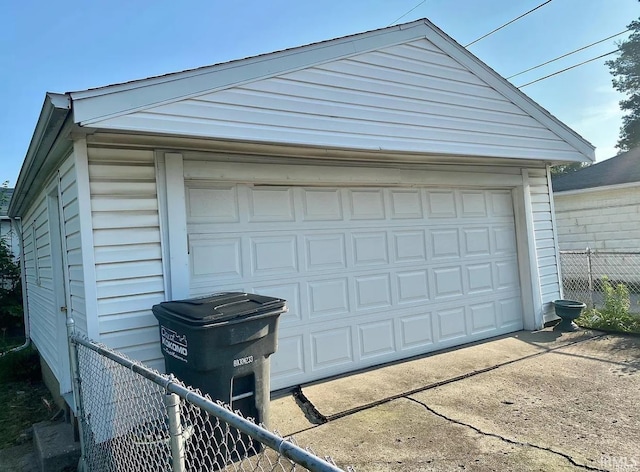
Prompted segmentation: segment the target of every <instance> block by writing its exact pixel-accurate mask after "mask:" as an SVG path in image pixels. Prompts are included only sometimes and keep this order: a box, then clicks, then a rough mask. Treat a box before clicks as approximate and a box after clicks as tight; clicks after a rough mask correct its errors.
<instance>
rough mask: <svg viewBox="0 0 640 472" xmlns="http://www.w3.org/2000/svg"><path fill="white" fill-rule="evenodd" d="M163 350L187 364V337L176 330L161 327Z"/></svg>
mask: <svg viewBox="0 0 640 472" xmlns="http://www.w3.org/2000/svg"><path fill="white" fill-rule="evenodd" d="M160 336H161V338H162V349H163V351H164V352H166V353H167V354H168V355H170V356H171V357H175V358H176V359H179V360H181V361H183V362H187V359H186V357H187V353H188V350H187V335H186V334H179V333H176V332H175V331H174V330H172V329H169V328H165V327H164V326H160Z"/></svg>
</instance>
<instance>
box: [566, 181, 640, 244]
mask: <svg viewBox="0 0 640 472" xmlns="http://www.w3.org/2000/svg"><path fill="white" fill-rule="evenodd" d="M554 201H555V210H556V224H557V227H558V239H559V245H560V249H561V250H575V251H581V250H585V249H586V248H587V247H589V248H591V249H604V250H625V249H626V250H634V251H637V250H638V249H640V187H624V188H619V189H608V190H599V189H593V190H591V191H583V192H579V193H572V194H569V195H566V194H563V193H556V194H554Z"/></svg>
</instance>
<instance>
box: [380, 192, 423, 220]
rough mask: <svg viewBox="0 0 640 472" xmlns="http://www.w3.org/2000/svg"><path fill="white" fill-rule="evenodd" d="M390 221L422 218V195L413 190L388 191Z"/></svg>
mask: <svg viewBox="0 0 640 472" xmlns="http://www.w3.org/2000/svg"><path fill="white" fill-rule="evenodd" d="M388 192H389V202H390V207H391V208H390V210H391V211H390V215H391V219H392V220H398V219H417V218H423V217H424V213H423V208H422V195H421V192H420V191H419V190H417V189H414V190H393V189H392V190H389V191H388Z"/></svg>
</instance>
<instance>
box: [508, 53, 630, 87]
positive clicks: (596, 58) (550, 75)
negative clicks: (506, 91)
mask: <svg viewBox="0 0 640 472" xmlns="http://www.w3.org/2000/svg"><path fill="white" fill-rule="evenodd" d="M618 51H619V49H616V50H615V51H611V52H608V53H606V54H602V55H600V56H598V57H594V58H592V59H589V60H586V61H584V62H581V63H579V64H575V65H572V66H570V67H567V68H566V69H562V70H559V71H557V72H554V73H553V74H549V75H545V76H544V77H540V78H539V79H536V80H532V81H531V82H527V83H526V84H523V85H520V86H518V88H519V89H521V88H523V87H526V86H528V85H531V84H535V83H536V82H540V81H541V80H545V79H548V78H549V77H553V76H554V75H558V74H562V73H563V72H567V71H568V70H571V69H575V68H576V67H579V66H582V65H584V64H587V63H589V62H593V61H596V60H598V59H601V58H603V57H606V56H610V55H611V54H615V53H616V52H618Z"/></svg>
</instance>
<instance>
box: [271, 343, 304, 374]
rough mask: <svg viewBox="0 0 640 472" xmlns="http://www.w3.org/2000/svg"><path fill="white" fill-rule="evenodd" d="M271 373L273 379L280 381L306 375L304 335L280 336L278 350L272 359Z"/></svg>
mask: <svg viewBox="0 0 640 472" xmlns="http://www.w3.org/2000/svg"><path fill="white" fill-rule="evenodd" d="M271 371H272V374H273V377H277V378H280V379H283V378H287V377H291V376H294V377H297V376H300V375H302V374H304V371H305V366H304V342H303V335H301V334H299V335H294V336H288V337H283V336H279V338H278V349H277V351H276V353H275V354H274V355H273V356H272V357H271Z"/></svg>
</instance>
